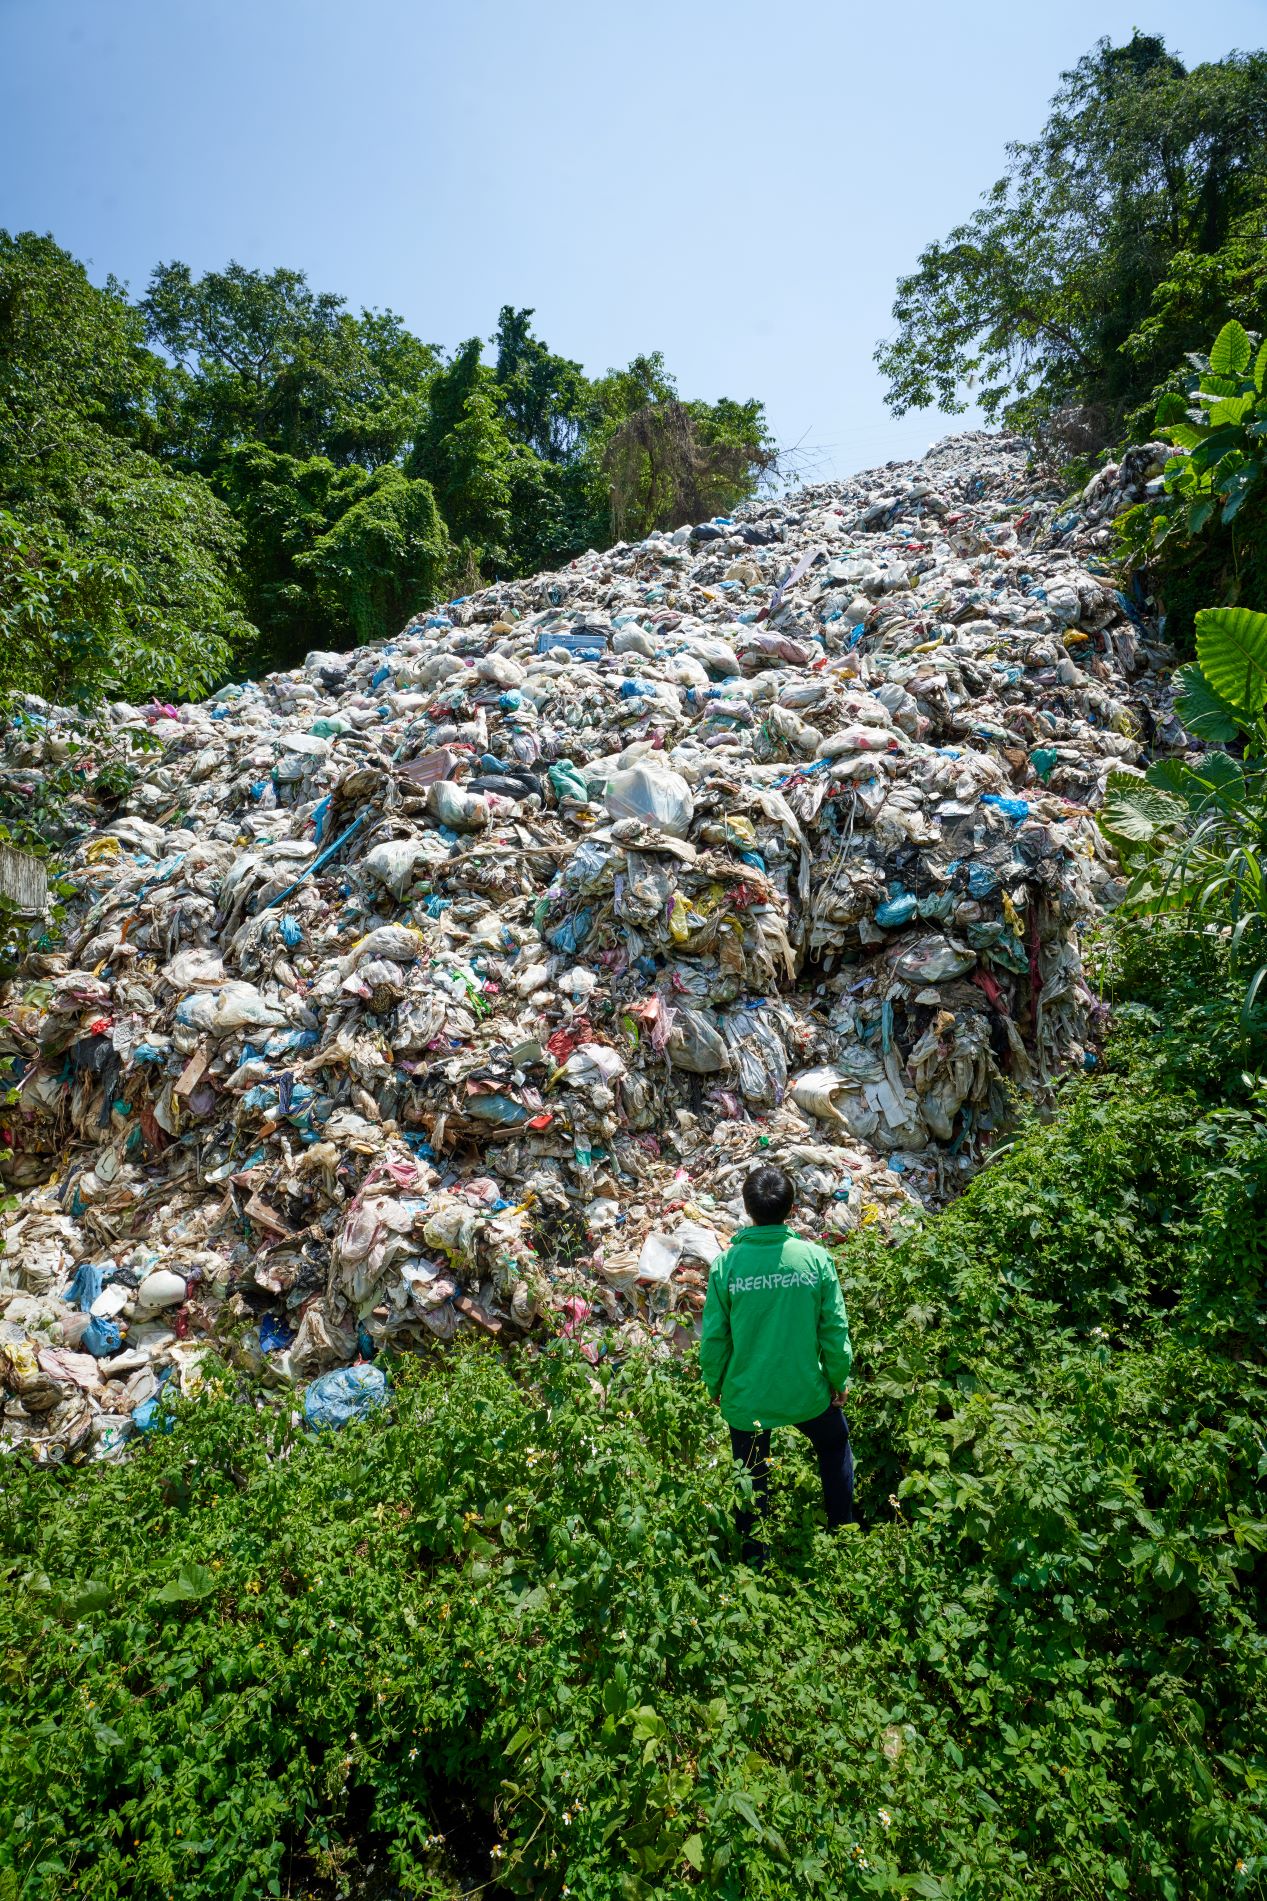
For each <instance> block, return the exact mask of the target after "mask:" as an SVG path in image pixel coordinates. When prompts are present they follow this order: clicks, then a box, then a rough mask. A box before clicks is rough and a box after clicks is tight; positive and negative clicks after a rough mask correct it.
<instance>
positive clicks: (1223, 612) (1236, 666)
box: [1196, 607, 1267, 718]
mask: <svg viewBox="0 0 1267 1901" xmlns="http://www.w3.org/2000/svg"><path fill="white" fill-rule="evenodd" d="M1196 628H1197V661H1198V663H1199V665H1200V667H1201V671H1202V673H1203V674H1204V675H1205V678H1206V681H1207V683H1208V684H1209V685H1210V686H1211V687H1213V689H1214V691H1215V692H1216V693H1218V694H1220V695H1221V696H1222V698H1223V699H1225V700H1228V701H1230V702H1231V704H1232V705H1233V706H1235V707H1238V708H1239V709H1240V710H1241V711H1243V712H1245V713H1248V714H1249V715H1250V717H1251V718H1253V717H1255V716H1256V715H1257V714H1258V712H1259V711H1260V710H1261V708H1262V706H1263V703H1264V701H1267V614H1256V613H1254V612H1253V610H1252V609H1251V608H1248V607H1203V608H1202V609H1201V611H1200V613H1199V614H1198V615H1197V617H1196Z"/></svg>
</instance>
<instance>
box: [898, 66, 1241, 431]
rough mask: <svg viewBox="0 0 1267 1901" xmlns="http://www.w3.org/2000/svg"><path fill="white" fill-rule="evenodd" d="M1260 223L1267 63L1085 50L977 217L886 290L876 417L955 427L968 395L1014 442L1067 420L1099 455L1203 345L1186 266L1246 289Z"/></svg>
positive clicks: (1205, 319) (1204, 322) (1204, 311)
mask: <svg viewBox="0 0 1267 1901" xmlns="http://www.w3.org/2000/svg"><path fill="white" fill-rule="evenodd" d="M1265 207H1267V54H1263V53H1252V54H1240V53H1234V54H1232V55H1230V56H1229V57H1228V58H1227V59H1225V60H1222V61H1219V62H1217V63H1215V64H1210V65H1204V66H1198V67H1196V68H1194V69H1193V70H1192V71H1191V72H1189V71H1188V70H1187V69H1186V68H1185V67H1184V66H1183V64H1182V62H1181V61H1180V60H1178V59H1177V58H1175V56H1174V55H1173V54H1172V53H1170V52H1169V51H1168V50H1167V48H1166V45H1165V42H1164V41H1163V40H1162V39H1161V38H1160V37H1158V36H1156V35H1152V34H1144V33H1140V32H1138V31H1137V32H1136V33H1135V34H1134V35H1133V36H1132V38H1131V39H1130V41H1129V42H1127V43H1126V44H1125V45H1123V46H1113V45H1111V44H1110V42H1109V41H1108V40H1107V39H1105V40H1101V41H1100V42H1099V43H1098V44H1097V45H1096V46H1095V47H1094V48H1093V49H1092V50H1091V52H1089V53H1088V54H1086V55H1085V57H1084V58H1083V59H1081V60H1080V61H1079V62H1078V64H1077V66H1075V67H1074V68H1073V70H1072V71H1071V72H1067V73H1065V74H1063V75H1062V77H1061V85H1060V88H1059V90H1058V91H1057V93H1056V95H1055V97H1054V99H1053V100H1052V105H1051V112H1050V116H1049V118H1048V120H1047V123H1046V125H1045V127H1044V129H1043V131H1042V133H1041V134H1040V135H1039V137H1038V138H1037V139H1036V140H1034V141H1033V142H1032V143H1030V144H1018V145H1013V146H1011V147H1009V165H1008V169H1007V171H1006V173H1005V174H1004V176H1003V177H1002V178H1000V179H999V180H998V181H997V183H996V184H995V185H993V186H992V187H991V189H990V190H989V191H988V192H987V193H986V194H985V197H984V200H983V203H982V205H981V207H980V208H979V209H978V210H977V211H976V212H975V213H974V214H973V216H972V217H971V218H970V219H969V220H968V221H967V222H966V223H965V224H961V225H958V226H956V228H955V229H954V230H953V231H952V232H951V233H950V235H949V237H948V238H946V239H945V240H944V241H943V242H940V243H936V244H931V245H929V246H928V248H927V249H926V250H925V251H924V252H923V253H922V255H921V256H920V259H919V263H918V266H917V268H916V270H915V271H914V272H912V273H911V275H909V276H907V277H904V278H902V279H901V280H900V281H899V284H898V287H897V297H896V301H895V303H894V306H893V314H894V317H895V319H896V322H897V329H896V331H895V333H894V335H893V336H892V337H891V338H889V339H888V340H887V341H886V342H884V343H882V344H880V345H879V346H878V348H877V350H876V361H877V362H878V363H879V365H880V367H881V369H882V370H883V372H884V373H885V375H886V376H887V377H888V379H889V392H888V401H889V405H890V407H891V408H892V409H893V410H894V412H895V413H896V414H898V415H901V414H903V413H905V411H906V410H908V409H912V408H916V409H920V408H927V407H929V406H931V405H933V404H936V405H937V406H938V407H940V408H942V409H945V410H949V411H952V412H953V411H957V410H962V409H964V408H965V407H966V406H967V394H968V392H971V394H972V395H973V396H975V398H976V400H977V401H979V402H980V403H981V405H982V407H983V408H984V410H985V413H986V415H987V417H989V418H990V419H991V420H995V419H998V418H999V417H1003V418H1004V419H1006V420H1007V421H1008V422H1009V423H1012V424H1013V425H1017V426H1022V427H1026V426H1032V425H1033V424H1034V423H1036V422H1041V421H1042V420H1043V419H1044V418H1046V417H1050V416H1051V415H1052V414H1053V412H1055V411H1056V410H1057V409H1059V408H1060V407H1061V406H1062V405H1070V404H1073V405H1078V406H1079V407H1080V408H1081V410H1082V411H1083V412H1084V414H1085V415H1086V416H1087V418H1088V423H1089V427H1090V429H1091V431H1092V434H1098V435H1099V437H1100V439H1101V440H1108V439H1109V438H1110V437H1111V435H1112V434H1113V433H1114V431H1115V430H1116V429H1117V427H1118V426H1119V425H1120V423H1121V421H1122V419H1123V417H1124V416H1126V415H1127V414H1128V413H1129V412H1130V411H1131V410H1132V408H1133V407H1135V406H1136V405H1138V404H1140V403H1141V402H1143V401H1145V400H1146V399H1147V397H1148V396H1149V394H1150V392H1151V390H1152V389H1153V387H1154V385H1155V384H1156V383H1157V382H1158V381H1159V380H1160V379H1163V378H1164V377H1165V376H1166V374H1167V373H1168V371H1169V369H1170V366H1171V362H1172V359H1173V354H1174V349H1175V345H1176V343H1177V342H1179V341H1180V340H1181V339H1182V340H1183V342H1182V347H1185V348H1195V347H1197V346H1198V345H1199V343H1200V342H1201V341H1202V339H1203V338H1204V337H1205V336H1206V334H1207V331H1208V326H1209V317H1210V312H1209V310H1208V307H1202V308H1200V309H1199V310H1198V309H1196V308H1193V309H1185V308H1184V298H1183V293H1182V289H1181V286H1182V284H1183V282H1184V280H1185V276H1187V277H1189V278H1191V277H1192V275H1193V272H1192V271H1191V268H1190V264H1189V263H1186V262H1185V260H1193V259H1220V260H1222V267H1221V268H1222V270H1223V272H1224V274H1225V275H1230V276H1232V277H1236V276H1238V275H1239V276H1240V277H1242V278H1243V277H1244V276H1245V274H1246V272H1247V271H1248V272H1249V274H1250V275H1251V276H1252V273H1253V268H1254V264H1253V260H1254V258H1255V257H1256V258H1257V259H1258V260H1260V264H1261V260H1263V258H1264V257H1265V256H1267V231H1265V228H1264V216H1263V213H1264V208H1265ZM1195 275H1197V276H1198V277H1200V276H1201V273H1199V272H1198V273H1196V274H1195ZM1159 297H1160V298H1161V299H1162V304H1161V306H1157V305H1155V302H1154V300H1155V299H1157V298H1159ZM1198 301H1199V300H1198ZM1159 308H1161V309H1163V310H1164V312H1165V321H1164V322H1163V323H1162V324H1161V325H1160V326H1159V325H1158V324H1157V322H1156V318H1157V315H1158V309H1159Z"/></svg>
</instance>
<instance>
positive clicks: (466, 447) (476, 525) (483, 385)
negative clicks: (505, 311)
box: [408, 337, 531, 567]
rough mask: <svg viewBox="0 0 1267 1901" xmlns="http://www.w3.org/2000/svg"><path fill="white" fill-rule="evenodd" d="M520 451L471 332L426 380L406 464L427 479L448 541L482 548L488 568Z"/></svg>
mask: <svg viewBox="0 0 1267 1901" xmlns="http://www.w3.org/2000/svg"><path fill="white" fill-rule="evenodd" d="M521 454H522V455H530V454H531V451H530V450H519V451H517V450H516V448H515V446H514V444H512V442H511V438H510V435H509V434H508V432H507V429H506V425H505V423H504V422H503V421H502V417H501V413H500V410H499V406H498V401H497V391H496V385H495V380H494V377H493V372H492V371H491V370H490V369H489V367H488V365H487V364H486V363H484V362H483V361H482V347H481V344H480V340H479V338H478V337H471V338H470V339H469V340H468V341H467V342H466V343H464V344H463V345H462V347H461V349H460V350H458V351H456V352H455V354H454V356H453V360H452V362H450V363H449V364H447V365H446V367H445V368H444V369H443V370H441V372H440V374H439V375H438V376H437V377H436V379H435V382H434V383H433V384H432V388H431V400H430V403H429V405H428V410H427V419H426V422H425V423H424V425H423V427H422V429H421V430H420V431H419V433H418V436H417V438H416V440H415V442H414V446H413V450H412V452H411V454H410V458H409V463H408V468H409V471H410V473H411V474H412V475H418V476H422V477H424V478H425V479H426V480H427V481H429V482H430V483H431V486H432V487H433V489H434V490H435V493H436V499H437V501H438V502H439V504H440V508H441V512H442V513H443V515H444V519H445V521H446V523H447V524H448V527H449V532H450V533H451V534H452V536H453V538H454V540H455V541H457V542H466V543H469V544H470V545H471V546H473V547H476V548H483V549H484V550H486V552H487V558H488V560H489V561H490V562H491V563H492V565H493V566H494V567H496V566H498V565H500V564H501V563H502V562H503V561H504V560H505V553H504V543H505V540H506V536H507V534H508V532H509V529H510V470H511V465H512V463H513V462H514V461H515V460H517V459H518V456H519V455H521Z"/></svg>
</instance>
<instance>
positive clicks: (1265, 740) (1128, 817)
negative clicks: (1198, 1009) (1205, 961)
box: [1099, 607, 1267, 1027]
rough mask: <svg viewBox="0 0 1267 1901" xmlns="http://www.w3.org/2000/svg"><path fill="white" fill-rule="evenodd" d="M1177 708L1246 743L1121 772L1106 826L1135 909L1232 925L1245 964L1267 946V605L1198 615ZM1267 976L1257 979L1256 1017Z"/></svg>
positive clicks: (1248, 999)
mask: <svg viewBox="0 0 1267 1901" xmlns="http://www.w3.org/2000/svg"><path fill="white" fill-rule="evenodd" d="M1180 680H1181V682H1182V685H1183V690H1182V692H1181V693H1180V695H1179V697H1178V699H1177V702H1176V704H1177V707H1178V710H1179V713H1180V715H1181V717H1182V718H1183V719H1185V720H1186V721H1187V722H1188V725H1189V726H1190V727H1191V729H1192V731H1193V732H1194V733H1195V734H1199V735H1203V736H1205V737H1207V738H1209V739H1213V740H1236V741H1238V742H1239V743H1240V744H1241V746H1242V749H1243V756H1242V757H1240V758H1234V757H1233V756H1232V755H1231V754H1229V753H1227V752H1224V751H1222V750H1215V751H1211V752H1208V753H1206V754H1205V755H1204V757H1202V758H1200V759H1199V760H1197V762H1196V763H1193V762H1192V761H1190V760H1178V759H1161V760H1157V761H1155V762H1154V763H1153V764H1152V765H1151V766H1150V767H1149V768H1148V770H1147V772H1146V773H1145V774H1144V776H1143V778H1142V779H1140V778H1137V777H1135V776H1134V775H1133V774H1126V773H1114V774H1110V777H1109V780H1108V785H1107V788H1106V794H1105V800H1104V804H1103V806H1102V808H1101V810H1100V814H1099V824H1100V829H1101V830H1102V831H1103V832H1104V834H1105V836H1106V837H1107V838H1108V839H1109V840H1110V841H1111V843H1112V844H1113V845H1114V846H1115V847H1116V849H1117V851H1118V852H1119V854H1120V855H1121V857H1122V860H1123V862H1124V864H1125V865H1126V868H1127V870H1128V871H1129V872H1130V874H1131V876H1130V882H1129V884H1128V886H1127V890H1126V895H1125V899H1124V901H1123V905H1124V910H1125V911H1126V912H1128V913H1134V914H1135V915H1137V916H1138V915H1152V916H1157V915H1160V914H1163V913H1169V914H1171V915H1175V916H1180V917H1182V918H1183V919H1184V920H1186V922H1187V923H1188V925H1189V927H1190V928H1192V929H1195V930H1211V929H1213V930H1218V929H1219V928H1220V927H1222V928H1223V930H1224V931H1225V932H1226V934H1227V954H1228V957H1229V959H1230V961H1231V963H1232V965H1233V966H1234V967H1235V966H1237V965H1245V964H1247V963H1248V964H1249V967H1250V968H1251V969H1252V968H1253V961H1254V960H1257V959H1258V958H1259V957H1261V956H1264V955H1267V614H1255V613H1251V612H1250V610H1249V609H1248V608H1245V607H1217V608H1207V609H1205V610H1204V611H1203V612H1201V613H1199V614H1198V615H1197V661H1196V665H1195V666H1190V667H1186V668H1184V669H1183V671H1182V673H1181V674H1180ZM1265 976H1267V965H1265V964H1263V963H1259V964H1258V967H1257V969H1256V970H1254V971H1253V975H1252V976H1251V977H1250V978H1249V982H1248V987H1247V990H1246V994H1245V1016H1246V1024H1247V1027H1248V1022H1249V1017H1250V1014H1251V1013H1252V1011H1253V1009H1254V1004H1255V1000H1256V997H1257V994H1258V991H1259V989H1260V988H1261V986H1262V982H1263V979H1264V977H1265Z"/></svg>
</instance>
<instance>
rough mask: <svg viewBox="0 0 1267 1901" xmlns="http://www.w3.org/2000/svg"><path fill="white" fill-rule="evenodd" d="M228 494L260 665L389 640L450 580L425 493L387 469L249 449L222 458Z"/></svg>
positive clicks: (422, 485)
mask: <svg viewBox="0 0 1267 1901" xmlns="http://www.w3.org/2000/svg"><path fill="white" fill-rule="evenodd" d="M224 486H225V492H226V494H227V495H228V497H229V500H230V503H231V506H232V508H233V511H234V514H235V516H236V517H237V519H238V520H239V521H240V522H241V524H242V528H243V533H244V548H243V570H244V578H245V586H246V592H247V599H248V601H249V603H250V607H251V612H252V615H253V617H254V619H255V622H256V624H257V625H258V626H259V628H260V629H261V636H260V640H259V643H258V646H257V648H256V651H255V654H254V663H255V665H256V666H291V665H294V664H295V662H296V661H297V660H299V659H301V658H302V657H303V655H304V653H305V652H307V651H308V650H309V649H310V648H312V647H316V646H333V647H336V648H337V647H341V646H345V645H347V644H348V639H349V635H350V636H351V638H352V639H353V640H354V641H369V640H386V639H387V638H389V637H390V636H391V635H392V634H394V633H396V632H397V631H398V630H399V628H400V626H401V624H402V623H403V622H404V621H405V620H407V619H408V618H409V616H410V614H412V613H414V612H415V611H416V610H417V609H418V608H420V607H425V606H426V605H427V604H428V603H429V602H430V601H432V600H434V599H435V598H436V596H437V594H438V593H439V592H440V591H441V590H442V588H443V587H444V586H445V585H446V583H447V579H448V576H449V573H450V570H451V566H452V561H453V552H452V549H451V546H450V543H449V537H448V534H447V532H446V530H445V526H444V522H443V520H442V519H441V517H440V514H439V511H438V509H437V507H436V501H435V496H434V494H433V493H432V490H431V487H430V485H429V484H428V483H426V482H424V481H421V480H419V479H417V478H413V477H410V476H407V475H406V474H405V473H404V472H403V471H402V470H401V469H399V468H397V467H395V466H394V465H390V464H389V465H387V466H384V467H382V468H379V469H374V470H368V469H363V468H359V467H357V466H356V465H354V464H353V465H347V466H344V467H339V466H337V465H336V464H335V463H333V462H331V461H330V460H329V458H328V457H326V456H308V457H305V458H303V459H300V458H299V457H296V456H285V455H279V454H277V453H276V451H274V450H272V449H266V448H264V447H262V446H261V445H260V444H258V443H251V444H248V445H245V446H244V447H242V448H240V449H237V450H235V451H234V452H233V454H232V455H231V456H230V457H229V458H228V459H227V462H226V466H225V472H224Z"/></svg>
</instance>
